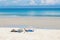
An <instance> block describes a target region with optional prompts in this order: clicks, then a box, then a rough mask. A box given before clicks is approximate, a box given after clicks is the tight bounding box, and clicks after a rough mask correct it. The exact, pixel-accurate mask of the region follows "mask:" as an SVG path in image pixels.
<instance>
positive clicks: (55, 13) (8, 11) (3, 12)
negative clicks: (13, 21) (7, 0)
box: [0, 8, 60, 17]
mask: <svg viewBox="0 0 60 40" xmlns="http://www.w3.org/2000/svg"><path fill="white" fill-rule="evenodd" d="M0 16H12V17H13V16H15V17H16V16H50V17H60V8H36V9H35V8H33V9H31V8H20V9H19V8H3V9H0Z"/></svg>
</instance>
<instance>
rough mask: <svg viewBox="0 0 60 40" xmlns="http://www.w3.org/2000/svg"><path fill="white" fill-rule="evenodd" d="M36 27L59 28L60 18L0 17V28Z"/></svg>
mask: <svg viewBox="0 0 60 40" xmlns="http://www.w3.org/2000/svg"><path fill="white" fill-rule="evenodd" d="M20 25H27V26H36V27H37V28H49V29H50V28H51V29H55V28H56V29H59V28H60V17H11V18H8V17H3V18H1V17H0V27H9V26H17V27H18V26H20Z"/></svg>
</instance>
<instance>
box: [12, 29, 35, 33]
mask: <svg viewBox="0 0 60 40" xmlns="http://www.w3.org/2000/svg"><path fill="white" fill-rule="evenodd" d="M24 31H25V32H34V30H32V29H28V30H26V29H25V28H24ZM11 32H19V33H21V32H23V30H22V29H18V30H15V29H12V30H11Z"/></svg>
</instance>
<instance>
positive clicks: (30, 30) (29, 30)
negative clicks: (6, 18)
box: [24, 28, 34, 32]
mask: <svg viewBox="0 0 60 40" xmlns="http://www.w3.org/2000/svg"><path fill="white" fill-rule="evenodd" d="M24 30H25V32H34V30H32V29H28V30H27V29H25V28H24Z"/></svg>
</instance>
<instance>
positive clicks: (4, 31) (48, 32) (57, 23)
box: [0, 17, 60, 40]
mask: <svg viewBox="0 0 60 40" xmlns="http://www.w3.org/2000/svg"><path fill="white" fill-rule="evenodd" d="M19 25H28V27H29V26H34V27H35V26H36V27H35V28H34V32H25V33H24V32H22V33H17V32H16V33H15V32H11V30H12V29H16V30H17V29H18V26H19ZM9 26H17V28H13V27H12V28H9ZM0 40H60V17H18V18H16V17H12V18H7V17H4V18H1V17H0Z"/></svg>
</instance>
